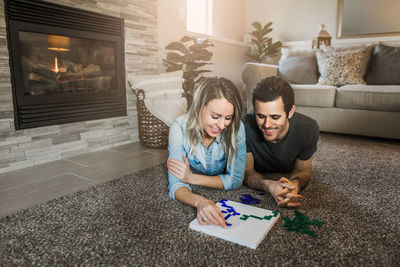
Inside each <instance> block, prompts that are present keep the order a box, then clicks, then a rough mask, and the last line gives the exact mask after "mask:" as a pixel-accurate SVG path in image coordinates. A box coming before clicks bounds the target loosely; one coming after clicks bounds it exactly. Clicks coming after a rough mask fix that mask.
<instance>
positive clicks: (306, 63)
mask: <svg viewBox="0 0 400 267" xmlns="http://www.w3.org/2000/svg"><path fill="white" fill-rule="evenodd" d="M279 77H281V78H283V79H285V80H286V81H288V82H289V83H292V84H293V83H295V84H315V83H317V81H318V66H317V60H316V58H315V56H304V57H291V58H286V59H281V60H280V61H279Z"/></svg>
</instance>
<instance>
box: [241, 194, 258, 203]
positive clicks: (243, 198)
mask: <svg viewBox="0 0 400 267" xmlns="http://www.w3.org/2000/svg"><path fill="white" fill-rule="evenodd" d="M260 201H261V200H259V199H258V198H255V197H253V196H252V195H250V194H243V195H241V196H240V202H242V203H243V204H247V205H254V204H258V203H260Z"/></svg>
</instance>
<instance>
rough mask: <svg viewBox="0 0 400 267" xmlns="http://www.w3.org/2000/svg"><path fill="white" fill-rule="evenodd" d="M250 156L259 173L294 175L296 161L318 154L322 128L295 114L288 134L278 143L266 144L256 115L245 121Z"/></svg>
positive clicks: (245, 116) (309, 119)
mask: <svg viewBox="0 0 400 267" xmlns="http://www.w3.org/2000/svg"><path fill="white" fill-rule="evenodd" d="M243 123H244V126H245V129H246V145H247V153H249V152H251V153H252V154H253V157H254V170H255V171H257V172H260V173H275V172H276V173H287V172H291V171H292V170H293V167H294V162H295V160H296V159H297V158H299V159H301V160H308V159H309V158H311V156H312V155H313V154H314V153H315V151H317V142H318V137H319V127H318V124H317V122H316V121H315V120H313V119H311V118H309V117H307V116H305V115H303V114H300V113H297V112H295V113H294V114H293V116H292V118H291V119H290V120H289V131H288V133H287V135H286V137H285V139H283V140H282V141H280V142H279V143H271V142H267V141H266V140H265V139H264V136H263V134H262V132H261V131H260V129H259V128H258V126H257V122H256V118H255V115H254V113H248V114H246V115H244V117H243Z"/></svg>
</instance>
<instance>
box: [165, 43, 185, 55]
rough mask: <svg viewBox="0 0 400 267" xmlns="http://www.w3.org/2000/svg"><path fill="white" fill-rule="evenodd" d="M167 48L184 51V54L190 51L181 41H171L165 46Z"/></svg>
mask: <svg viewBox="0 0 400 267" xmlns="http://www.w3.org/2000/svg"><path fill="white" fill-rule="evenodd" d="M165 49H168V50H177V51H180V52H182V53H183V54H187V53H188V50H187V48H186V47H185V45H184V44H182V43H179V42H171V43H169V44H168V45H166V46H165Z"/></svg>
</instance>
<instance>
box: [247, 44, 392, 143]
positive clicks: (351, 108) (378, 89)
mask: <svg viewBox="0 0 400 267" xmlns="http://www.w3.org/2000/svg"><path fill="white" fill-rule="evenodd" d="M346 65H349V66H348V67H346ZM241 75H242V80H243V82H244V85H245V88H246V91H247V110H248V111H252V110H253V105H252V93H253V89H254V88H255V86H256V85H257V83H258V82H259V81H260V80H261V79H263V78H266V77H269V76H273V75H275V76H280V77H282V78H284V79H285V80H287V81H288V82H289V83H290V84H291V86H292V87H293V90H294V95H295V105H296V111H297V112H299V113H302V114H305V115H307V116H309V117H311V118H313V119H315V120H316V121H317V122H318V124H319V127H320V130H321V131H323V132H332V133H341V134H352V135H361V136H370V137H380V138H389V139H400V47H391V46H386V45H384V44H372V45H368V46H356V47H341V48H334V47H325V48H324V49H321V50H295V49H289V48H283V49H282V57H281V59H280V61H279V64H278V65H271V64H260V63H246V64H245V65H244V66H243V68H242V72H241Z"/></svg>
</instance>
